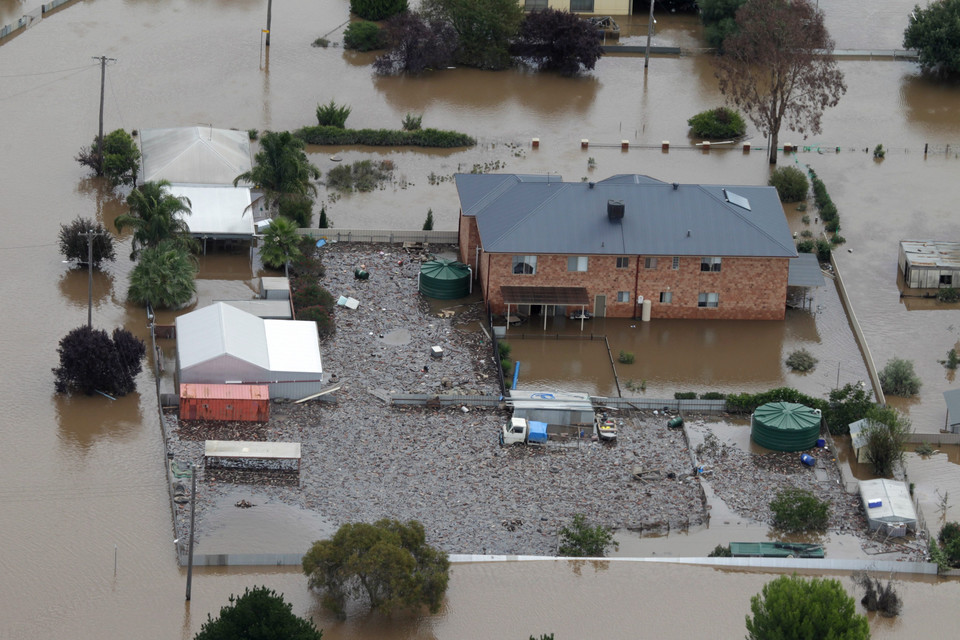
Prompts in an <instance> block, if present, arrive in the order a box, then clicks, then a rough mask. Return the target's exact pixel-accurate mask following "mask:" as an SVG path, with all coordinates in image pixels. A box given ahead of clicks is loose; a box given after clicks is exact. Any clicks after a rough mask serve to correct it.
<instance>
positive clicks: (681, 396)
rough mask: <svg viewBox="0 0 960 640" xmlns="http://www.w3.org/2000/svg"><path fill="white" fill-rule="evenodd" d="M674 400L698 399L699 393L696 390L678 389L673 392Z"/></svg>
mask: <svg viewBox="0 0 960 640" xmlns="http://www.w3.org/2000/svg"><path fill="white" fill-rule="evenodd" d="M673 399H674V400H696V399H697V394H696V392H694V391H677V392H675V393H674V394H673Z"/></svg>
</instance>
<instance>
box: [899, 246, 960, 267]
mask: <svg viewBox="0 0 960 640" xmlns="http://www.w3.org/2000/svg"><path fill="white" fill-rule="evenodd" d="M900 246H901V247H903V252H904V255H905V256H906V258H907V262H908V263H909V264H910V266H911V267H927V268H939V269H960V242H946V241H941V240H901V241H900Z"/></svg>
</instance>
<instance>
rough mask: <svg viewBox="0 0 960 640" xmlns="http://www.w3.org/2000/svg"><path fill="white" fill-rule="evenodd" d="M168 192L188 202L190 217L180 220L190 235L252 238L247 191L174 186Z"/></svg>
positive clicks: (209, 186) (242, 189)
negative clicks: (187, 228)
mask: <svg viewBox="0 0 960 640" xmlns="http://www.w3.org/2000/svg"><path fill="white" fill-rule="evenodd" d="M168 189H169V191H170V193H171V194H173V195H174V196H176V197H178V198H180V197H185V198H187V199H188V200H189V201H190V215H188V216H184V220H185V221H186V223H187V226H189V227H190V233H191V234H192V235H194V236H199V237H206V238H250V237H252V236H253V231H254V227H253V224H254V223H253V210H252V208H251V207H250V202H251V199H250V189H249V188H247V187H232V186H231V187H224V186H216V185H185V184H175V185H171V186H170V187H168Z"/></svg>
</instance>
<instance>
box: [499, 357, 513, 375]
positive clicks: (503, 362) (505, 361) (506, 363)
mask: <svg viewBox="0 0 960 640" xmlns="http://www.w3.org/2000/svg"><path fill="white" fill-rule="evenodd" d="M512 367H513V360H511V359H510V358H500V369H502V370H503V375H505V376H507V375H510V369H511V368H512Z"/></svg>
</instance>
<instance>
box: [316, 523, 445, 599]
mask: <svg viewBox="0 0 960 640" xmlns="http://www.w3.org/2000/svg"><path fill="white" fill-rule="evenodd" d="M303 572H304V573H305V574H306V575H307V576H308V577H309V579H310V586H311V587H313V588H318V589H322V590H323V601H322V603H323V606H324V608H326V609H328V610H330V611H332V612H334V613H336V614H337V615H340V616H341V617H342V616H343V615H344V608H345V606H346V600H347V598H348V597H361V598H362V597H364V596H365V597H366V598H367V600H368V601H369V603H370V608H371V609H379V610H380V611H383V612H385V613H389V612H390V611H392V610H393V609H395V608H408V607H409V608H416V607H421V606H424V605H425V606H427V607H428V608H429V610H430V611H431V613H436V612H437V611H439V610H440V603H441V602H442V601H443V596H444V594H445V593H446V591H447V582H448V580H449V577H450V561H449V560H448V559H447V554H446V553H444V552H442V551H439V550H437V549H434V548H433V547H431V546H430V545H428V544H427V543H426V536H425V534H424V531H423V525H421V524H420V523H419V522H417V521H416V520H411V521H409V522H407V523H406V524H404V523H401V522H399V521H397V520H387V519H384V520H379V521H377V522H376V523H374V524H368V523H363V522H358V523H348V524H345V525H343V526H342V527H340V529H338V530H337V533H336V534H334V536H333V537H332V538H330V539H328V540H319V541H317V542H315V543H314V544H313V547H311V548H310V550H309V551H308V552H307V553H306V555H304V557H303Z"/></svg>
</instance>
